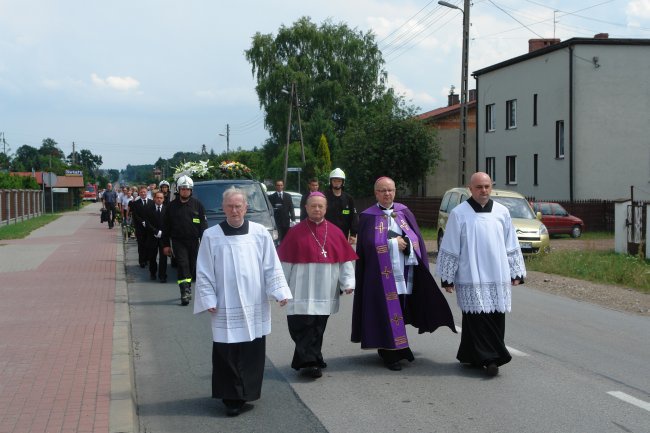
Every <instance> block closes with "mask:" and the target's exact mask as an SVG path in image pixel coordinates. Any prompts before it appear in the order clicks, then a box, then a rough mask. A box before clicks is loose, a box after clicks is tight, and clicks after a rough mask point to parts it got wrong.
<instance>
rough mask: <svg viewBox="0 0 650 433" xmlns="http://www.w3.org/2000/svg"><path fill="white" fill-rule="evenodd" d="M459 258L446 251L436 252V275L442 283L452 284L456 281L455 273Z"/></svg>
mask: <svg viewBox="0 0 650 433" xmlns="http://www.w3.org/2000/svg"><path fill="white" fill-rule="evenodd" d="M459 260H460V258H459V257H458V256H457V255H455V254H451V253H450V252H448V251H446V250H440V251H438V258H437V259H436V274H438V276H439V277H440V279H441V280H442V281H447V282H449V283H453V282H454V280H455V279H456V271H457V270H458V262H459Z"/></svg>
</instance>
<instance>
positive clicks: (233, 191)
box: [223, 186, 248, 206]
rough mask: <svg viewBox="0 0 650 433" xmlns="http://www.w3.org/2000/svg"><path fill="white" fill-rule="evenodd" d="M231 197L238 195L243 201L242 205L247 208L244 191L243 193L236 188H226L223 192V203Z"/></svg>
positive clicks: (246, 196)
mask: <svg viewBox="0 0 650 433" xmlns="http://www.w3.org/2000/svg"><path fill="white" fill-rule="evenodd" d="M233 195H240V196H241V197H242V199H243V200H244V204H245V205H246V206H248V194H246V191H244V190H243V189H241V188H236V187H234V186H231V187H230V188H228V189H227V190H225V191H224V192H223V201H224V202H225V201H226V200H228V199H229V198H230V197H232V196H233Z"/></svg>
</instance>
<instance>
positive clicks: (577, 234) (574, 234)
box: [571, 226, 582, 238]
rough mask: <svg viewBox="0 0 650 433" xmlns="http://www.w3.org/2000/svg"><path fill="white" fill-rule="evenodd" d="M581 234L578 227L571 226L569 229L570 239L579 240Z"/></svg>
mask: <svg viewBox="0 0 650 433" xmlns="http://www.w3.org/2000/svg"><path fill="white" fill-rule="evenodd" d="M581 234H582V229H581V228H580V226H573V228H572V229H571V237H572V238H579V237H580V235H581Z"/></svg>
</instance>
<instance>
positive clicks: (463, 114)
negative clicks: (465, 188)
mask: <svg viewBox="0 0 650 433" xmlns="http://www.w3.org/2000/svg"><path fill="white" fill-rule="evenodd" d="M469 2H470V0H464V7H463V9H461V8H460V7H458V6H456V5H454V4H451V3H448V2H446V1H439V2H438V4H439V5H441V6H445V7H448V8H451V9H458V10H459V11H461V12H462V13H463V54H462V56H463V59H462V68H461V77H460V134H459V146H458V185H465V170H466V167H465V158H466V157H467V92H468V90H467V80H468V67H467V63H468V60H467V58H468V56H469Z"/></svg>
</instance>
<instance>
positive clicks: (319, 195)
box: [307, 191, 325, 198]
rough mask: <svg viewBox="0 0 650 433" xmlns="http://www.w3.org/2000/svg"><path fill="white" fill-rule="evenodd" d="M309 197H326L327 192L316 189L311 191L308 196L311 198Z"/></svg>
mask: <svg viewBox="0 0 650 433" xmlns="http://www.w3.org/2000/svg"><path fill="white" fill-rule="evenodd" d="M309 197H323V198H325V194H323V193H322V192H320V191H314V192H310V193H309V195H308V196H307V198H309Z"/></svg>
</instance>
